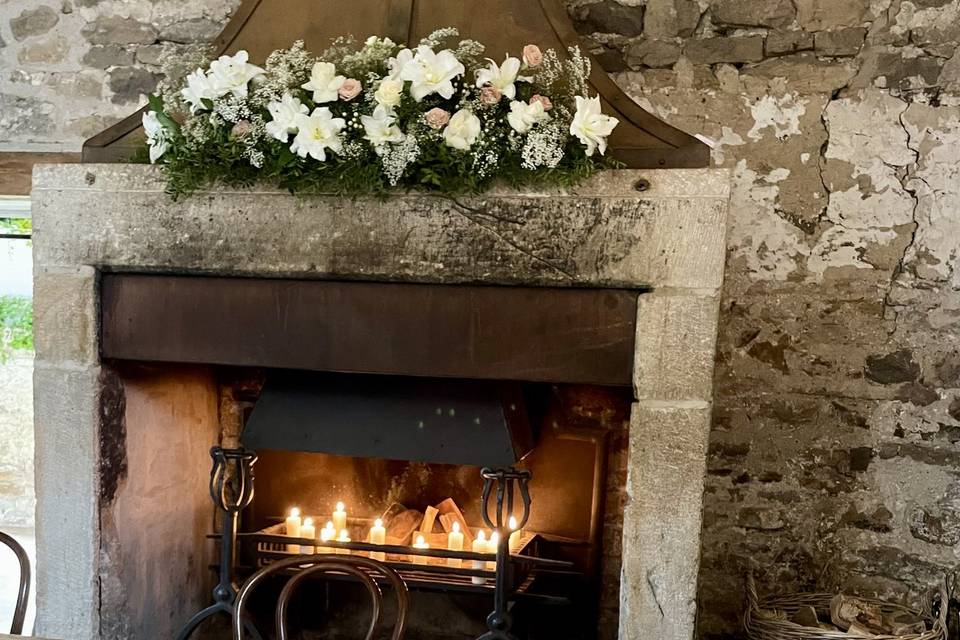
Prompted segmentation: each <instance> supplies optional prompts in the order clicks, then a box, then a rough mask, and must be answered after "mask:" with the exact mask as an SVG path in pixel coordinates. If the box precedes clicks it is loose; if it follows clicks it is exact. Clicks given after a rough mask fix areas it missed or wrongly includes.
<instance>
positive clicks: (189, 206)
mask: <svg viewBox="0 0 960 640" xmlns="http://www.w3.org/2000/svg"><path fill="white" fill-rule="evenodd" d="M729 180H730V178H729V174H728V172H726V171H723V170H662V171H611V172H606V173H602V174H599V175H597V176H596V177H594V178H593V179H591V180H590V181H588V182H587V183H585V184H583V185H581V186H579V187H577V188H576V189H571V190H568V191H559V190H549V191H536V190H527V191H523V192H516V191H498V190H494V191H492V192H489V193H487V194H484V195H482V196H470V197H464V198H457V199H450V198H444V197H438V196H432V195H424V194H398V195H396V196H391V197H390V198H388V199H386V200H383V201H379V200H374V199H357V200H351V199H346V198H338V197H333V196H313V197H299V196H291V195H290V194H287V193H284V192H280V191H276V190H269V189H249V190H230V189H212V190H208V191H203V192H200V193H196V194H194V195H192V196H191V197H189V198H185V199H183V200H181V201H179V202H174V201H172V200H171V199H170V198H169V196H167V195H166V194H165V193H164V180H163V176H162V173H161V171H160V170H159V169H157V168H155V167H150V166H144V165H115V164H114V165H38V166H37V167H36V168H35V169H34V174H33V193H32V202H33V218H34V290H35V298H34V299H35V323H34V327H35V336H36V351H37V356H36V358H37V359H36V368H35V416H36V417H35V420H36V468H37V471H36V473H37V484H36V486H37V496H38V504H37V524H38V531H37V549H38V566H37V598H38V622H37V633H39V634H41V635H45V636H50V637H56V638H63V639H65V640H67V639H69V640H94V639H97V640H106V639H107V638H109V639H110V640H114V639H115V638H120V637H126V636H123V635H122V634H121V633H120V632H119V631H118V630H117V629H116V628H114V627H111V626H110V625H109V624H107V622H105V620H106V618H107V612H111V613H113V614H115V615H114V617H116V616H121V617H122V616H127V617H136V616H138V615H143V614H142V611H140V609H138V606H137V603H136V600H135V597H134V594H131V593H130V589H129V587H128V588H127V589H124V588H122V586H121V587H118V585H117V584H116V582H117V581H116V572H115V568H114V565H113V563H116V562H117V556H115V555H114V551H115V547H113V546H112V545H113V540H112V538H111V536H112V535H113V534H112V533H111V532H110V531H109V530H108V528H106V525H104V524H103V523H104V522H108V521H109V518H104V517H103V515H104V514H103V512H102V511H103V508H104V506H103V501H102V499H103V495H102V491H101V486H100V474H99V468H100V464H101V457H102V455H103V443H102V442H101V439H100V427H101V424H102V420H103V416H102V413H103V407H104V402H105V400H104V397H105V396H107V395H109V391H108V390H107V389H105V384H104V382H103V373H104V371H105V370H106V369H107V367H102V366H101V363H100V358H99V335H98V329H97V322H98V312H97V309H98V304H99V293H98V289H97V282H98V273H99V272H101V271H104V270H114V271H134V272H159V273H202V274H210V275H249V276H260V277H287V278H326V279H363V280H378V281H405V282H432V283H482V284H503V285H518V284H524V285H528V286H530V285H534V286H580V287H625V288H637V289H639V288H647V287H649V288H651V289H652V291H651V292H649V293H643V294H641V295H640V297H639V301H638V320H637V343H636V354H635V363H634V381H635V384H634V396H635V404H634V407H633V410H632V413H631V426H630V444H629V451H628V460H629V461H628V478H627V494H628V496H629V500H628V504H627V506H626V509H625V513H624V532H623V550H624V551H623V576H622V581H621V629H620V637H621V638H622V639H623V640H646V639H648V638H658V639H659V640H691V638H692V636H693V632H694V615H695V610H696V604H695V602H696V580H697V570H698V557H699V551H700V544H699V542H700V526H701V509H702V494H703V477H704V473H705V468H706V448H707V435H708V431H709V417H710V409H711V401H712V374H713V358H714V350H715V342H716V335H717V316H718V309H719V292H720V287H721V284H722V281H723V265H724V257H725V230H726V216H727V207H728V197H729ZM641 181H644V182H642V188H641V189H640V190H638V189H637V188H636V187H637V185H638V183H641ZM116 612H120V613H116ZM129 640H139V636H137V637H136V638H135V637H133V636H130V637H129Z"/></svg>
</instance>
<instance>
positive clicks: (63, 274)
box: [33, 266, 98, 365]
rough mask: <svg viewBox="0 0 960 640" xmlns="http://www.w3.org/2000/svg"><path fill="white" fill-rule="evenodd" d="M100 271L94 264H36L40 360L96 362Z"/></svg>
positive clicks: (36, 339) (36, 331) (36, 332)
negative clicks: (98, 277) (48, 265)
mask: <svg viewBox="0 0 960 640" xmlns="http://www.w3.org/2000/svg"><path fill="white" fill-rule="evenodd" d="M96 282H97V273H96V270H95V269H94V268H93V267H89V266H75V267H59V268H58V267H42V266H40V267H37V268H36V269H35V270H34V274H33V306H34V343H35V351H36V356H37V359H38V360H43V361H46V362H49V363H57V362H60V363H68V362H70V363H75V364H79V365H91V364H95V363H96V362H97V323H98V321H97V307H98V300H97V287H96Z"/></svg>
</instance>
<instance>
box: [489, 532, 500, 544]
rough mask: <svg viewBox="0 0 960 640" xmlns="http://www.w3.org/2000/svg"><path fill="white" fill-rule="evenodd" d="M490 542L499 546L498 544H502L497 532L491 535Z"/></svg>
mask: <svg viewBox="0 0 960 640" xmlns="http://www.w3.org/2000/svg"><path fill="white" fill-rule="evenodd" d="M490 542H492V543H493V544H497V543H498V542H500V534H499V533H497V532H496V531H494V532H493V533H491V534H490Z"/></svg>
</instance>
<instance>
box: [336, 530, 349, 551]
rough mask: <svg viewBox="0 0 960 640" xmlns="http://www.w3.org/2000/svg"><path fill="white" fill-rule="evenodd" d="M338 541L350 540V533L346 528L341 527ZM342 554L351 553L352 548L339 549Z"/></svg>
mask: <svg viewBox="0 0 960 640" xmlns="http://www.w3.org/2000/svg"><path fill="white" fill-rule="evenodd" d="M337 542H350V534H349V533H347V530H346V529H340V535H338V536H337ZM337 553H339V554H340V555H346V556H348V555H350V549H337Z"/></svg>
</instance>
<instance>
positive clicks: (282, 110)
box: [265, 93, 309, 142]
mask: <svg viewBox="0 0 960 640" xmlns="http://www.w3.org/2000/svg"><path fill="white" fill-rule="evenodd" d="M267 111H269V112H270V117H271V118H272V120H270V122H268V123H267V125H266V127H265V129H266V131H267V134H268V135H269V136H271V137H273V138H276V139H277V140H279V141H280V142H286V141H287V140H288V139H289V138H290V134H291V133H296V132H297V116H300V115H306V114H307V113H309V109H307V105H305V104H303V103H302V102H300V99H299V98H295V97H293V96H291V95H290V94H289V93H285V94H283V96H282V97H281V98H280V101H279V102H271V103H270V104H268V105H267Z"/></svg>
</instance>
